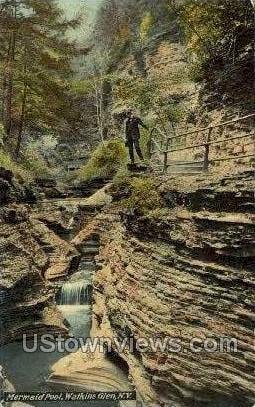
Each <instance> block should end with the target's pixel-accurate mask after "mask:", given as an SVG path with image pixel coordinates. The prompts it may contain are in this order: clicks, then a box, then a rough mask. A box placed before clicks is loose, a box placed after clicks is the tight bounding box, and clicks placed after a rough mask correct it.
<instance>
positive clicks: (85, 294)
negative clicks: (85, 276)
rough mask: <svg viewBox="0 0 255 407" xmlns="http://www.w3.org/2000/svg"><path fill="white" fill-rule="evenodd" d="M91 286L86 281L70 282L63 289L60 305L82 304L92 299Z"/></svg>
mask: <svg viewBox="0 0 255 407" xmlns="http://www.w3.org/2000/svg"><path fill="white" fill-rule="evenodd" d="M90 293H91V286H90V285H89V284H88V283H87V282H85V281H82V280H81V281H76V282H72V281H70V282H68V283H66V284H64V285H63V287H62V290H61V297H60V305H81V304H88V303H89V301H90Z"/></svg>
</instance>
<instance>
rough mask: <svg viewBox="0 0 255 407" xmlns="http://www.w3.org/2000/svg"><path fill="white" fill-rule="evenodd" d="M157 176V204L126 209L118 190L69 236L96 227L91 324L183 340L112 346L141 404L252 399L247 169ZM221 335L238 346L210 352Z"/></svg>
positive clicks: (254, 357)
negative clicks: (163, 346) (158, 346)
mask: <svg viewBox="0 0 255 407" xmlns="http://www.w3.org/2000/svg"><path fill="white" fill-rule="evenodd" d="M157 183H158V184H157V185H158V187H157V188H158V190H159V191H160V193H161V196H162V197H163V198H164V202H165V208H164V209H163V210H159V211H158V210H157V211H152V212H150V213H148V214H146V215H141V214H140V215H139V214H138V213H136V214H134V213H131V212H130V211H126V210H125V209H123V208H122V206H121V200H120V195H119V191H118V193H117V194H116V191H115V192H114V193H113V198H114V199H115V201H116V202H115V203H114V204H112V205H111V206H110V207H109V208H107V209H105V211H103V212H102V213H101V214H100V215H98V216H97V218H96V219H94V220H93V223H92V224H90V225H89V226H88V227H87V228H85V229H84V230H83V231H81V232H80V234H79V235H78V236H77V237H76V239H75V243H76V245H79V244H81V242H84V241H86V239H88V238H89V236H90V235H91V234H95V233H96V234H98V235H99V236H100V242H101V250H100V255H99V257H98V267H99V271H98V272H97V273H96V274H95V277H94V305H93V315H94V317H93V330H92V334H93V335H94V336H104V337H108V338H118V339H119V340H121V339H124V338H128V339H130V338H133V341H134V343H137V342H139V340H140V339H139V338H143V339H147V340H150V338H153V339H154V340H155V339H156V338H158V339H160V338H161V339H162V340H164V338H172V339H174V341H178V342H177V343H178V344H180V345H181V346H180V348H181V349H180V348H178V349H176V347H175V349H172V348H171V349H170V350H169V349H167V350H162V351H159V350H158V351H156V352H154V351H152V350H151V349H146V350H144V351H141V348H139V350H137V349H135V351H133V352H131V351H130V350H129V349H125V351H124V352H119V350H118V348H117V347H116V348H115V349H114V352H115V354H116V355H117V354H118V356H119V357H120V358H121V360H124V361H125V363H127V365H128V368H129V376H130V379H131V380H132V382H133V384H134V385H135V387H136V389H137V392H138V394H139V397H140V399H141V403H142V405H146V406H147V405H148V406H152V405H153V406H158V405H162V406H170V405H171V406H172V405H174V406H195V405H196V406H221V407H222V406H225V405H226V406H236V407H237V406H241V405H242V406H251V405H252V404H253V403H254V401H255V382H254V362H255V353H254V334H253V329H254V258H255V252H254V240H255V239H254V238H255V225H254V176H253V173H252V172H246V173H243V174H236V175H234V174H233V175H229V176H225V177H224V178H215V177H214V178H213V177H207V176H200V179H197V178H195V177H186V178H182V177H179V178H172V179H171V178H170V179H169V178H168V180H162V178H161V179H158V180H157ZM122 192H123V190H122ZM121 208H122V209H121ZM194 338H196V339H195V340H194ZM208 338H209V339H208ZM222 338H225V339H226V338H228V339H233V340H234V343H235V344H236V347H237V348H236V349H235V346H234V348H229V349H228V351H227V348H221V351H219V349H220V348H219V347H218V346H216V347H217V350H216V349H214V351H213V352H212V349H211V348H210V346H211V347H212V342H210V339H213V340H214V342H213V344H214V345H213V347H214V346H215V343H216V344H217V345H220V344H221V343H222V342H221V341H222ZM192 339H193V341H194V342H193V345H194V348H195V350H194V349H193V348H191V347H190V341H191V340H192ZM174 343H176V342H174ZM204 344H206V345H207V344H208V348H209V350H208V349H207V348H206V350H205V349H204ZM231 344H232V345H233V343H232V342H231ZM113 346H114V345H113ZM235 350H236V351H235ZM70 358H72V356H70ZM84 369H86V362H84ZM55 374H56V375H58V374H60V375H61V372H58V371H57V370H56V372H55Z"/></svg>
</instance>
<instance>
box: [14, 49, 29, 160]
mask: <svg viewBox="0 0 255 407" xmlns="http://www.w3.org/2000/svg"><path fill="white" fill-rule="evenodd" d="M27 64H28V60H27V49H26V48H25V50H24V69H23V75H24V81H23V92H22V102H21V113H20V119H19V127H18V135H17V145H16V150H15V158H18V157H19V154H20V147H21V142H22V134H23V129H24V123H25V116H26V103H27V91H28V84H27Z"/></svg>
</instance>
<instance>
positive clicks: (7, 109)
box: [3, 32, 16, 137]
mask: <svg viewBox="0 0 255 407" xmlns="http://www.w3.org/2000/svg"><path fill="white" fill-rule="evenodd" d="M15 46H16V33H15V32H11V34H10V39H9V49H8V54H7V61H6V66H5V70H4V79H3V123H4V127H5V132H6V135H7V137H8V136H10V134H11V127H12V96H13V62H14V60H15Z"/></svg>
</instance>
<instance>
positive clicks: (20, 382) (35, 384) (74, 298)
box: [0, 242, 118, 407]
mask: <svg viewBox="0 0 255 407" xmlns="http://www.w3.org/2000/svg"><path fill="white" fill-rule="evenodd" d="M97 251H98V242H90V243H89V247H87V248H85V249H84V250H83V252H84V253H83V256H82V258H81V261H80V264H79V267H78V270H77V272H76V273H75V274H73V275H72V277H71V278H70V279H69V280H68V281H67V282H66V283H64V285H63V286H62V289H61V292H59V293H58V295H57V296H56V302H57V304H58V307H59V309H60V311H61V312H62V313H63V316H64V318H65V320H66V322H67V324H68V325H69V329H70V332H71V334H72V335H73V336H74V337H76V338H78V337H82V338H87V337H89V335H90V329H91V305H90V303H91V291H92V286H91V281H92V273H93V272H94V271H95V262H94V256H95V254H96V253H97ZM28 346H29V347H32V346H33V341H30V342H28ZM65 356H66V354H64V353H59V352H57V351H54V352H53V353H44V352H41V351H40V350H39V349H38V350H36V352H35V353H26V352H24V350H23V345H22V343H19V342H16V343H11V344H8V345H5V346H3V347H1V348H0V364H1V365H3V366H4V368H5V370H6V373H7V376H8V379H9V380H10V382H11V383H12V384H13V386H14V387H15V390H16V391H23V392H24V391H27V392H36V391H41V392H43V391H49V390H51V391H55V390H56V389H54V388H50V387H49V385H48V384H46V379H47V378H48V376H49V374H50V373H51V366H53V365H54V364H55V363H56V362H57V361H59V360H60V359H61V358H63V357H65ZM61 390H63V391H65V390H67V389H65V388H63V389H60V388H58V389H57V391H61ZM88 391H89V389H88ZM33 405H34V406H38V407H51V406H54V407H67V405H68V403H63V402H52V403H50V402H48V403H47V402H45V401H44V402H36V403H35V402H34V403H33ZM73 405H74V406H78V407H80V406H84V407H87V406H91V405H93V406H94V407H117V406H118V403H114V402H112V401H111V402H107V401H100V402H96V401H93V402H75V403H73Z"/></svg>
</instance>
